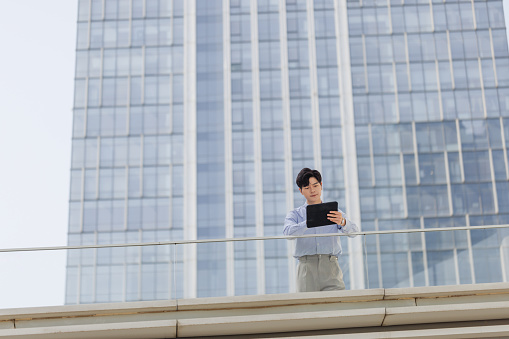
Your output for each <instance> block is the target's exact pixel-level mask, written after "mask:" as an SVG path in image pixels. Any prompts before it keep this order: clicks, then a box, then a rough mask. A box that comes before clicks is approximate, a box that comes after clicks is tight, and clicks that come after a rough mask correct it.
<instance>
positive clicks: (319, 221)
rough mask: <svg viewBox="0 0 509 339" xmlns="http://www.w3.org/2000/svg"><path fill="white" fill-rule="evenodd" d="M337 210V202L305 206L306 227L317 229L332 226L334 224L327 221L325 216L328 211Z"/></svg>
mask: <svg viewBox="0 0 509 339" xmlns="http://www.w3.org/2000/svg"><path fill="white" fill-rule="evenodd" d="M337 210H338V202H337V201H331V202H324V203H322V204H315V205H307V206H306V214H307V226H308V228H310V227H318V226H326V225H334V222H332V221H330V220H329V219H327V214H328V213H329V212H330V211H337Z"/></svg>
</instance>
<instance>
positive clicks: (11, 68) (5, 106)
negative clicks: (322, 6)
mask: <svg viewBox="0 0 509 339" xmlns="http://www.w3.org/2000/svg"><path fill="white" fill-rule="evenodd" d="M216 1H219V0H216ZM508 6H509V0H504V8H505V9H506V10H505V11H506V13H507V8H508ZM76 12H77V0H45V1H41V0H16V1H14V0H0V46H1V51H2V53H1V54H0V159H1V160H0V248H13V247H39V246H61V245H66V241H67V238H66V231H67V214H68V196H69V176H70V158H71V126H72V111H71V109H72V100H73V77H74V62H75V52H74V50H75V36H76ZM508 17H509V15H506V25H509V21H508ZM506 71H509V70H506ZM64 289H65V253H64V252H63V251H60V252H26V253H12V254H11V253H0V309H2V308H11V307H28V306H46V305H61V304H63V303H64Z"/></svg>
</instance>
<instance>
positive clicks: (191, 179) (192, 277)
mask: <svg viewBox="0 0 509 339" xmlns="http://www.w3.org/2000/svg"><path fill="white" fill-rule="evenodd" d="M196 132H197V131H196V0H186V1H185V2H184V173H185V175H184V181H185V183H184V187H185V190H184V218H183V220H184V225H183V229H184V239H187V240H193V239H196V238H197V219H196V215H197V214H196V213H197V208H196V206H197V200H196V199H197V198H196V196H197V185H196V176H197V172H196ZM179 252H180V253H183V266H184V276H183V277H182V278H183V279H182V280H181V281H180V283H181V284H183V290H184V298H194V297H196V295H197V291H196V286H197V285H196V273H197V263H196V245H194V244H193V245H185V247H184V248H183V250H182V249H181V250H180V251H177V253H179ZM177 256H178V254H177ZM175 259H176V258H175ZM178 283H179V281H177V284H178Z"/></svg>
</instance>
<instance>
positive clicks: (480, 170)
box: [66, 0, 509, 304]
mask: <svg viewBox="0 0 509 339" xmlns="http://www.w3.org/2000/svg"><path fill="white" fill-rule="evenodd" d="M341 18H345V20H342V19H341ZM341 36H346V38H345V39H343V40H342V39H341V38H340V37H341ZM506 36H507V35H506V29H505V25H504V16H503V10H502V1H501V0H483V1H446V2H444V1H437V0H432V1H429V0H428V1H422V0H407V1H402V0H397V1H396V0H386V1H378V0H377V1H375V0H363V1H359V0H357V1H355V0H352V1H350V0H349V1H347V2H346V3H345V2H342V1H338V0H336V1H332V0H315V1H312V0H258V1H254V0H229V1H222V0H193V1H187V0H79V12H78V32H77V51H76V74H75V79H76V80H75V98H74V125H73V149H72V164H71V191H70V208H69V236H68V238H69V245H91V244H109V243H139V242H155V241H169V240H171V241H177V240H184V239H185V238H186V236H185V234H188V233H186V230H185V229H184V225H185V227H188V228H192V229H193V230H194V232H191V233H190V234H196V236H195V237H194V238H195V239H216V238H224V237H232V236H233V237H250V236H272V235H281V233H282V225H283V221H284V217H285V215H286V212H287V211H288V210H290V209H293V208H294V207H298V206H300V205H301V204H302V203H304V199H303V197H302V196H301V194H300V193H299V191H298V189H297V187H296V186H295V184H294V179H295V176H296V175H297V173H298V172H299V171H300V169H301V168H303V167H311V168H317V169H319V170H320V171H321V172H322V175H323V177H324V197H323V198H324V200H326V201H332V200H336V201H338V202H339V205H340V206H342V208H345V205H346V204H348V203H349V201H348V199H349V197H352V195H351V188H350V189H349V188H348V187H352V186H354V187H355V190H358V193H359V194H358V200H359V201H358V202H357V203H356V204H350V206H353V207H351V208H352V209H355V206H360V209H359V210H358V211H356V210H350V211H349V210H347V211H346V212H347V213H349V214H350V215H351V216H352V215H354V216H355V215H359V216H360V220H358V223H359V224H360V225H361V227H362V230H363V231H372V230H396V229H425V228H435V227H455V226H476V225H488V224H509V195H508V194H507V192H508V191H509V165H508V157H509V153H508V148H509V53H508V47H507V38H506ZM190 46H191V47H192V48H194V49H195V52H196V60H195V61H193V59H190V58H189V56H187V57H186V48H189V47H190ZM343 51H349V53H346V55H347V58H346V59H345V58H344V56H342V55H343V54H342V53H341V52H343ZM186 58H187V59H186ZM189 60H191V61H189ZM186 62H187V66H186ZM345 70H347V72H348V76H351V79H352V80H351V82H348V83H347V85H345V82H343V81H342V78H344V77H345V76H346V75H345V74H344V72H345ZM186 79H187V80H189V79H191V80H193V81H187V82H186ZM186 83H187V85H186ZM189 84H194V85H191V86H190V85H189ZM186 98H194V99H193V100H187V99H186ZM186 100H187V101H186ZM350 101H351V102H352V105H351V106H352V107H350V106H349V105H348V104H345V102H346V103H347V102H350ZM349 115H351V116H353V118H354V120H353V124H354V126H353V128H354V129H355V138H354V140H349V139H348V137H346V136H345V135H346V132H347V131H346V130H345V128H347V127H345V126H347V125H346V124H345V121H346V120H345V119H347V117H348V116H349ZM189 117H193V119H190V120H189V119H188V118H189ZM186 121H194V122H195V123H194V125H193V126H189V125H186ZM190 140H192V141H193V140H194V143H193V144H195V145H196V147H195V153H196V154H195V159H191V161H189V162H188V163H189V164H191V165H190V166H194V167H195V170H194V171H189V168H188V167H186V166H187V165H186V159H187V158H186V157H189V154H185V151H184V150H185V149H186V147H188V145H189V141H190ZM351 151H353V154H354V155H355V159H354V160H353V162H354V163H353V165H352V164H349V166H353V168H355V170H356V171H357V178H358V179H357V178H355V179H354V178H352V177H346V176H347V175H346V174H345V173H346V172H347V171H346V169H345V168H346V167H345V166H347V165H346V162H347V158H346V154H347V153H349V152H351ZM348 161H351V160H348ZM186 168H187V170H186ZM189 181H193V182H195V183H196V192H193V191H190V190H189V188H188V187H186V185H185V183H186V182H189ZM349 190H350V191H349ZM354 196H355V195H354ZM186 206H195V208H196V218H195V219H192V220H193V221H191V222H189V223H186V222H185V216H184V214H185V213H186V211H188V210H187V209H186V208H187V207H186ZM507 233H508V232H507V231H505V230H498V231H497V230H495V231H488V230H485V231H480V230H476V231H455V232H454V233H452V232H440V233H426V234H425V233H422V234H421V233H416V234H411V235H404V234H401V235H397V236H394V235H391V236H388V235H380V236H368V237H366V239H365V241H366V244H365V250H366V252H364V254H363V253H362V251H360V252H359V253H360V255H364V256H365V257H364V258H363V259H362V260H361V262H364V265H365V266H366V267H364V268H363V269H362V270H365V272H366V274H365V278H364V282H361V283H359V282H355V283H351V282H352V281H354V280H355V279H353V278H352V277H351V271H352V270H353V269H354V268H353V267H352V266H351V265H352V264H351V262H352V261H351V260H350V259H351V258H350V256H349V253H350V248H349V246H351V245H352V243H351V242H348V241H345V240H346V239H345V240H343V241H342V245H343V251H344V253H343V255H342V256H341V259H340V264H341V267H342V269H343V272H344V278H345V283H346V286H347V288H361V287H365V288H377V287H385V288H390V287H407V286H431V285H444V284H463V283H479V282H496V281H502V279H503V278H504V279H505V277H502V275H503V272H505V271H506V269H505V263H503V262H501V260H500V259H495V258H499V257H500V255H499V253H500V252H501V251H502V247H501V246H502V245H501V244H502V243H507V240H506V241H505V242H504V239H505V237H507V236H508V235H509V234H507ZM186 240H188V239H186ZM290 245H291V243H289V242H287V241H286V240H281V241H280V240H270V241H265V242H259V243H258V242H236V243H234V244H231V246H229V245H226V244H224V243H209V244H199V245H198V246H196V248H195V250H194V255H191V256H189V255H180V254H179V253H180V252H179V251H177V250H176V249H175V248H170V247H169V246H160V247H157V249H154V248H152V247H130V248H111V249H89V250H85V251H77V250H75V251H73V250H71V251H70V252H69V255H68V263H67V292H66V302H67V303H68V304H74V303H93V302H114V301H135V300H154V299H170V298H179V297H183V296H191V297H192V296H196V297H206V296H222V295H243V294H259V293H284V292H289V291H292V289H293V283H294V274H295V272H294V269H295V262H294V260H293V258H291V255H289V254H290V253H291V249H290V248H289V247H290ZM356 253H357V252H356ZM190 258H191V259H192V258H196V260H195V261H194V264H192V265H190V264H189V260H190ZM487 263H488V264H487ZM189 267H191V270H194V271H195V273H194V274H184V272H185V270H186V269H188V268H189ZM352 274H353V273H352ZM186 279H192V280H194V281H193V282H190V281H186ZM119 286H121V288H119Z"/></svg>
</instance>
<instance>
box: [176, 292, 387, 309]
mask: <svg viewBox="0 0 509 339" xmlns="http://www.w3.org/2000/svg"><path fill="white" fill-rule="evenodd" d="M383 299H384V289H383V288H378V289H371V290H353V291H350V290H344V291H327V292H305V293H285V294H264V295H249V296H236V297H213V298H195V299H181V300H178V302H177V308H178V310H179V311H189V310H218V309H231V308H254V307H275V306H291V305H306V304H324V303H339V302H341V303H346V302H363V301H375V300H383Z"/></svg>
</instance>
